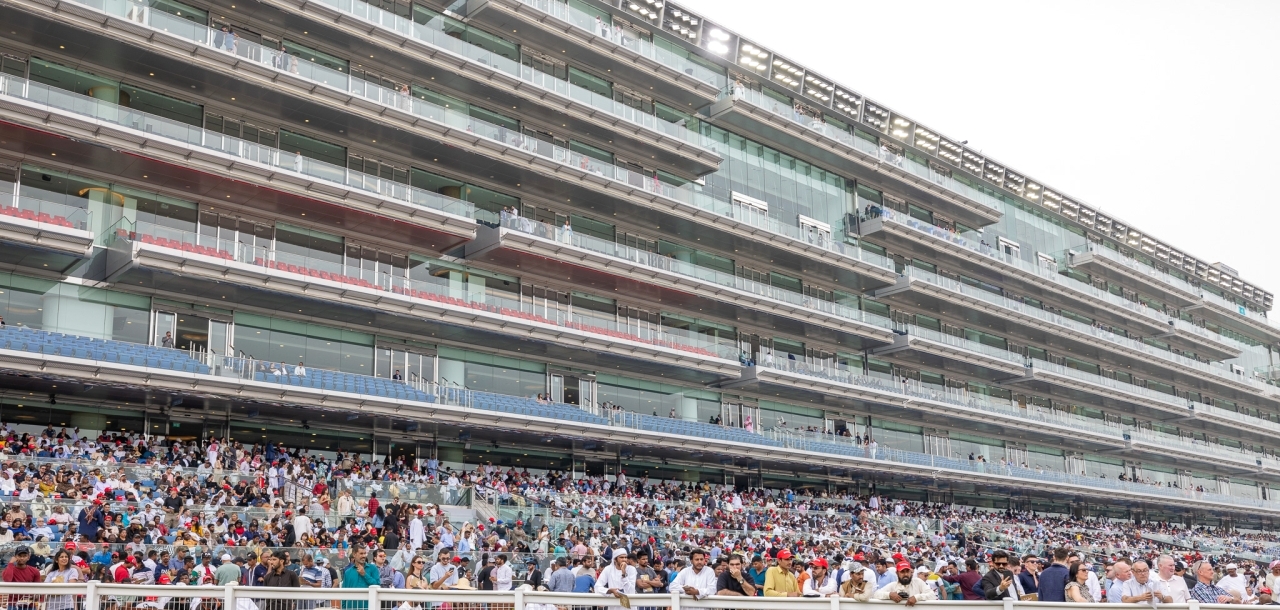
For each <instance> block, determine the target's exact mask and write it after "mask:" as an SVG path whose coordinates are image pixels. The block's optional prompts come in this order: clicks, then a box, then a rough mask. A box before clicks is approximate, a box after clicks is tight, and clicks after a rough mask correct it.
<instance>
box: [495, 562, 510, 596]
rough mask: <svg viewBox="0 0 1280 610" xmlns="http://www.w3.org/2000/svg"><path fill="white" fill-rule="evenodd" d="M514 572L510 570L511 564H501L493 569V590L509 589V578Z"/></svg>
mask: <svg viewBox="0 0 1280 610" xmlns="http://www.w3.org/2000/svg"><path fill="white" fill-rule="evenodd" d="M512 577H514V574H512V572H511V566H509V565H507V564H505V563H504V564H502V565H501V566H498V567H496V568H494V569H493V590H494V591H510V590H511V579H512Z"/></svg>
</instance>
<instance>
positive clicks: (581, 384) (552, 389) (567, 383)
mask: <svg viewBox="0 0 1280 610" xmlns="http://www.w3.org/2000/svg"><path fill="white" fill-rule="evenodd" d="M547 389H548V392H547V393H548V396H549V397H550V398H551V400H552V401H555V402H559V403H564V404H567V405H573V406H575V407H581V408H583V409H585V410H587V411H591V412H595V397H596V380H595V378H594V377H592V376H591V375H582V374H579V373H570V372H560V371H551V372H549V373H548V374H547Z"/></svg>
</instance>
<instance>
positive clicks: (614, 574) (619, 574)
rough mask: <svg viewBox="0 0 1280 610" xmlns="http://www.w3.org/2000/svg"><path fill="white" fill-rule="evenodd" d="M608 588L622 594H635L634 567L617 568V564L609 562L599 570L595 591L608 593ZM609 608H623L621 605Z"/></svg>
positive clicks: (617, 609) (603, 593) (620, 609)
mask: <svg viewBox="0 0 1280 610" xmlns="http://www.w3.org/2000/svg"><path fill="white" fill-rule="evenodd" d="M609 589H617V590H619V591H621V592H622V593H623V594H624V595H635V594H636V569H635V568H633V567H631V566H623V569H622V570H621V571H620V570H618V568H617V566H615V565H614V564H612V563H610V564H609V565H607V566H605V567H604V569H603V570H600V578H599V579H597V580H596V593H599V594H601V595H608V594H609ZM609 610H624V608H623V607H622V606H609Z"/></svg>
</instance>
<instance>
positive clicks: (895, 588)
mask: <svg viewBox="0 0 1280 610" xmlns="http://www.w3.org/2000/svg"><path fill="white" fill-rule="evenodd" d="M894 572H896V573H897V576H898V577H897V579H896V580H894V581H893V582H891V583H889V584H887V585H885V586H883V587H881V588H880V589H878V590H876V592H875V593H874V594H873V595H872V596H871V599H877V600H889V601H891V602H893V603H895V604H897V603H905V604H906V605H908V606H914V605H916V604H917V603H919V602H927V601H933V600H936V599H938V595H937V593H935V592H934V590H933V588H932V587H930V586H929V585H928V584H926V583H925V582H924V581H923V580H921V579H919V578H916V576H915V570H914V569H912V567H911V564H910V563H909V562H906V561H899V562H898V563H897V564H896V565H894Z"/></svg>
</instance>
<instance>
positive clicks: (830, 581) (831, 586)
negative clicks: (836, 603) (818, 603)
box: [800, 557, 838, 597]
mask: <svg viewBox="0 0 1280 610" xmlns="http://www.w3.org/2000/svg"><path fill="white" fill-rule="evenodd" d="M837 586H838V585H837V583H836V579H835V576H834V575H832V574H831V567H830V564H828V563H827V558H826V557H819V558H817V559H814V560H813V561H811V562H809V578H806V579H805V581H804V586H803V587H802V588H801V591H800V592H801V594H802V595H803V596H804V597H831V596H833V595H837V593H836V589H837Z"/></svg>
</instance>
